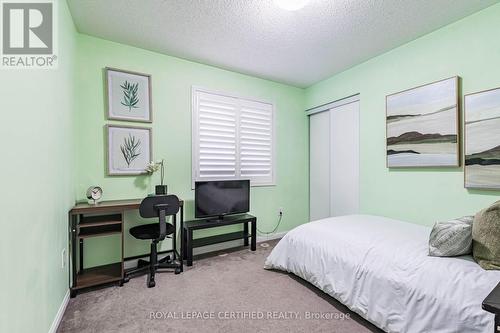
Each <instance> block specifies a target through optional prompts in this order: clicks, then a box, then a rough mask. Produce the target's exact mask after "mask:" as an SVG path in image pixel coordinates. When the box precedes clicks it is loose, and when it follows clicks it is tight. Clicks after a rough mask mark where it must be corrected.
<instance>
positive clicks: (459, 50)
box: [306, 4, 500, 225]
mask: <svg viewBox="0 0 500 333" xmlns="http://www.w3.org/2000/svg"><path fill="white" fill-rule="evenodd" d="M499 36H500V4H497V5H494V6H492V7H489V8H487V9H485V10H483V11H481V12H478V13H476V14H474V15H472V16H469V17H467V18H465V19H462V20H461V21H458V22H456V23H454V24H451V25H448V26H446V27H444V28H442V29H440V30H437V31H435V32H433V33H431V34H428V35H426V36H424V37H421V38H419V39H417V40H415V41H412V42H410V43H408V44H406V45H404V46H401V47H399V48H396V49H394V50H392V51H390V52H387V53H385V54H383V55H381V56H378V57H376V58H373V59H371V60H369V61H367V62H365V63H362V64H360V65H358V66H356V67H353V68H351V69H349V70H347V71H345V72H342V73H340V74H338V75H335V76H333V77H331V78H329V79H327V80H325V81H322V82H320V83H317V84H315V85H313V86H312V87H309V88H308V89H307V90H306V107H307V108H310V107H313V106H316V105H321V104H323V103H326V102H329V101H333V100H336V99H340V98H343V97H346V96H350V95H353V94H356V93H360V94H361V104H360V107H361V111H360V112H361V125H360V126H361V128H360V129H361V171H360V172H361V178H360V181H361V211H362V212H363V213H367V214H377V215H384V216H389V217H394V218H399V219H403V220H408V221H412V222H415V223H419V224H426V225H429V224H432V223H433V222H435V221H436V220H438V219H447V218H453V217H458V216H461V215H464V214H473V213H475V212H476V211H478V210H479V209H481V208H483V207H485V206H487V205H489V204H491V203H492V202H494V201H496V200H498V199H499V195H500V192H498V191H497V192H493V191H471V190H466V189H464V186H463V168H446V169H417V168H415V169H405V170H396V169H393V170H389V169H387V168H386V166H385V157H386V155H385V96H386V95H388V94H391V93H394V92H398V91H401V90H404V89H407V88H411V87H414V86H418V85H421V84H425V83H429V82H433V81H436V80H439V79H444V78H448V77H451V76H454V75H459V76H460V77H461V78H462V91H463V93H464V94H467V93H471V92H475V91H480V90H484V89H489V88H495V87H500V62H499V60H500V38H499ZM499 130H500V129H499Z"/></svg>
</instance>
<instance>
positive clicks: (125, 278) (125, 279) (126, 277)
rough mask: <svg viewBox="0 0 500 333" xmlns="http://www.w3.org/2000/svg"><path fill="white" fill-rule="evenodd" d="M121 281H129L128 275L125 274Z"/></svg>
mask: <svg viewBox="0 0 500 333" xmlns="http://www.w3.org/2000/svg"><path fill="white" fill-rule="evenodd" d="M122 281H123V283H127V282H129V281H130V277H128V276H125V277H124V278H123V280H122Z"/></svg>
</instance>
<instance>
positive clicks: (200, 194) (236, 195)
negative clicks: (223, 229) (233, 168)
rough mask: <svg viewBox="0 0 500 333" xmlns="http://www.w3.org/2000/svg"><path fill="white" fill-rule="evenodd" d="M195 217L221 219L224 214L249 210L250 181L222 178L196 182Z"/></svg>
mask: <svg viewBox="0 0 500 333" xmlns="http://www.w3.org/2000/svg"><path fill="white" fill-rule="evenodd" d="M194 205H195V217H197V218H200V217H213V216H217V218H218V219H223V217H224V216H225V215H230V214H241V213H246V212H248V211H249V210H250V181H249V180H222V181H204V182H196V183H195V188H194Z"/></svg>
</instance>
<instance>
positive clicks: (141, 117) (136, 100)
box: [106, 67, 153, 123]
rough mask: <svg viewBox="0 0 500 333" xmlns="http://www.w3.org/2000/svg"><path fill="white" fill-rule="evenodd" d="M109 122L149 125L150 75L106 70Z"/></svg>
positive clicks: (150, 109)
mask: <svg viewBox="0 0 500 333" xmlns="http://www.w3.org/2000/svg"><path fill="white" fill-rule="evenodd" d="M106 86H107V98H108V114H107V118H108V119H110V120H125V121H137V122H145V123H151V122H152V121H153V119H152V103H151V100H152V99H151V75H148V74H141V73H136V72H130V71H124V70H120V69H115V68H109V67H108V68H106Z"/></svg>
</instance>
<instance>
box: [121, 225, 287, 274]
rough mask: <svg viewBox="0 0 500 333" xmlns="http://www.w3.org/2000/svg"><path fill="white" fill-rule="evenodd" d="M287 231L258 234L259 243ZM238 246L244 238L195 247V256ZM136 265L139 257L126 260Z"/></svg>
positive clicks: (279, 236) (130, 265) (276, 237)
mask: <svg viewBox="0 0 500 333" xmlns="http://www.w3.org/2000/svg"><path fill="white" fill-rule="evenodd" d="M287 232H288V231H283V232H277V233H274V234H269V235H257V243H260V242H266V241H270V240H273V239H278V238H282V237H283V236H285V235H286V233H287ZM238 246H243V240H242V239H241V240H234V241H229V242H224V243H219V244H213V245H207V246H202V247H197V248H195V249H193V255H194V256H195V255H198V254H204V253H209V252H216V251H222V250H227V249H231V248H233V247H238ZM134 267H137V259H135V260H129V261H127V262H125V269H130V268H134Z"/></svg>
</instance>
